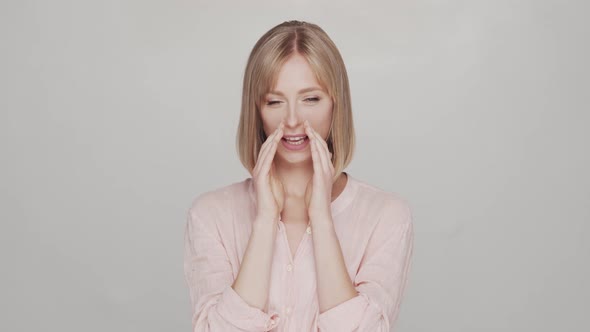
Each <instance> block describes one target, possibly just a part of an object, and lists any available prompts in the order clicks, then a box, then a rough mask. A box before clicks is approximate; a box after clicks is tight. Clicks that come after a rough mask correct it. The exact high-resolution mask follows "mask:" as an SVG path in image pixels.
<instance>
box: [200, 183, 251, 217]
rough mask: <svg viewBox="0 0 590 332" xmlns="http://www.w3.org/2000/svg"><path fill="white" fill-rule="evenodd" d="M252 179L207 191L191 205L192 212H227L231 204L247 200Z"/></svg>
mask: <svg viewBox="0 0 590 332" xmlns="http://www.w3.org/2000/svg"><path fill="white" fill-rule="evenodd" d="M249 181H250V178H247V179H244V180H241V181H236V182H232V183H230V184H226V185H223V186H219V187H215V188H211V189H207V190H205V191H203V192H201V193H199V194H197V195H196V196H195V197H194V198H193V199H192V201H191V203H190V208H189V209H190V211H197V210H203V209H207V210H227V209H228V208H229V207H230V204H231V203H230V202H232V201H235V200H239V199H244V198H247V197H248V196H247V195H248V188H249V187H248V186H249Z"/></svg>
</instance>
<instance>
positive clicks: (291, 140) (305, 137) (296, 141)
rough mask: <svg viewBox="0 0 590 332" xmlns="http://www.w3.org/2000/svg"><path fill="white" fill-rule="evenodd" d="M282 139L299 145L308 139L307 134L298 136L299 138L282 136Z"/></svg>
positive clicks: (290, 143)
mask: <svg viewBox="0 0 590 332" xmlns="http://www.w3.org/2000/svg"><path fill="white" fill-rule="evenodd" d="M282 140H283V141H285V142H287V143H288V144H289V145H301V144H303V143H305V141H307V140H309V138H307V136H304V137H299V138H285V137H283V138H282Z"/></svg>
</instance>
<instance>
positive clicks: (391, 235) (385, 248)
mask: <svg viewBox="0 0 590 332" xmlns="http://www.w3.org/2000/svg"><path fill="white" fill-rule="evenodd" d="M413 234H414V233H413V222H412V213H411V210H410V207H409V206H408V204H407V202H405V201H404V200H403V199H399V198H396V199H394V200H393V201H391V200H387V203H386V204H385V206H384V208H383V213H382V214H381V217H380V218H379V221H378V223H377V225H376V227H375V229H374V231H373V233H372V235H371V238H370V240H369V244H368V246H367V249H366V251H365V254H364V256H363V259H362V262H361V264H360V267H359V271H358V273H357V275H356V277H355V280H354V285H355V288H356V290H357V292H358V295H357V296H356V297H353V298H352V299H349V300H347V301H345V302H343V303H340V304H339V305H337V306H335V307H333V308H331V309H329V310H327V311H325V312H323V313H321V314H320V315H319V316H318V322H317V323H318V325H317V326H318V331H321V332H332V331H334V332H336V331H338V332H347V331H350V332H353V331H356V332H369V331H371V332H390V330H391V328H392V327H393V326H394V323H395V321H396V320H397V316H398V313H399V309H400V303H401V300H402V298H403V295H404V291H405V288H406V281H407V275H408V273H409V270H410V265H411V260H412V251H413V241H414V237H413Z"/></svg>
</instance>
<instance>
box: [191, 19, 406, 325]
mask: <svg viewBox="0 0 590 332" xmlns="http://www.w3.org/2000/svg"><path fill="white" fill-rule="evenodd" d="M242 93H243V94H242V109H241V115H240V122H239V126H238V134H237V147H238V153H239V157H240V160H241V162H242V164H243V165H244V167H246V169H248V171H249V172H250V174H251V177H250V178H247V179H245V180H243V181H241V182H236V183H232V184H230V185H227V186H225V187H222V188H219V189H215V190H211V191H208V192H205V193H202V194H200V195H199V196H198V197H197V198H195V200H194V201H193V203H192V206H191V207H190V209H189V212H188V220H187V224H186V233H185V253H184V272H185V278H186V283H187V285H188V288H189V292H190V300H191V304H192V326H193V330H194V331H195V332H196V331H219V332H231V331H251V332H254V331H298V332H299V331H334V332H345V331H371V332H373V331H383V332H386V331H387V332H389V331H391V329H392V327H393V325H394V323H395V321H396V319H397V316H398V312H399V309H400V303H401V301H402V298H403V295H404V290H405V288H406V280H407V275H408V271H409V269H410V262H411V257H412V248H413V227H412V225H413V223H412V214H411V210H410V207H409V204H408V203H407V201H406V200H405V199H404V198H402V197H401V196H400V195H398V194H395V193H390V192H386V191H384V190H381V189H379V188H378V187H376V186H372V185H369V184H367V183H364V182H362V181H360V180H359V179H356V178H355V177H353V176H351V175H350V174H348V173H346V172H344V171H343V169H344V168H345V167H346V166H347V165H348V164H349V163H350V161H351V159H352V155H353V150H354V146H355V133H354V127H353V118H352V112H351V103H350V92H349V84H348V78H347V74H346V68H345V66H344V63H343V61H342V58H341V56H340V53H339V51H338V49H337V48H336V46H335V45H334V43H333V42H332V40H331V39H330V38H329V37H328V35H327V34H326V33H325V32H324V31H323V30H322V29H321V28H320V27H319V26H317V25H315V24H311V23H307V22H301V21H288V22H284V23H282V24H279V25H277V26H275V27H274V28H272V29H271V30H269V31H268V32H267V33H265V34H264V35H263V36H262V37H261V38H260V39H259V40H258V42H257V43H256V45H255V46H254V48H253V49H252V51H251V54H250V57H249V59H248V63H247V65H246V71H245V75H244V82H243V91H242Z"/></svg>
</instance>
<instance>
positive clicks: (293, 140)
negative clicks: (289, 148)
mask: <svg viewBox="0 0 590 332" xmlns="http://www.w3.org/2000/svg"><path fill="white" fill-rule="evenodd" d="M304 138H305V137H299V138H292V137H285V139H286V140H287V141H291V142H298V141H300V140H302V139H304Z"/></svg>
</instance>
